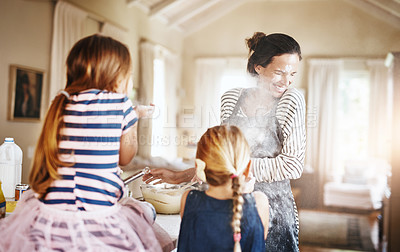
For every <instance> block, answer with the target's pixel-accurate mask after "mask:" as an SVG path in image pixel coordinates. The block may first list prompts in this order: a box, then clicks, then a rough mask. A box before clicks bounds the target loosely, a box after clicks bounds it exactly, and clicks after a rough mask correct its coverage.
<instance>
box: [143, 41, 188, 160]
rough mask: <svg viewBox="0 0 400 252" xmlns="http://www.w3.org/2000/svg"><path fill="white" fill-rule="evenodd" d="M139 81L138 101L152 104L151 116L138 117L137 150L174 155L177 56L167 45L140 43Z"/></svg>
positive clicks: (147, 153) (175, 150) (179, 63)
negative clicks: (153, 110) (148, 117)
mask: <svg viewBox="0 0 400 252" xmlns="http://www.w3.org/2000/svg"><path fill="white" fill-rule="evenodd" d="M140 51H141V52H140V64H141V69H140V72H141V81H140V90H139V93H140V94H139V97H140V102H141V103H142V104H146V105H148V104H149V103H150V102H152V103H154V104H155V105H156V109H155V112H154V114H153V118H152V119H151V120H149V119H144V120H141V122H140V124H139V132H140V133H139V134H140V137H139V140H140V139H142V140H145V141H142V142H141V143H140V144H141V149H140V150H139V153H140V155H141V156H143V157H150V156H161V157H163V158H165V159H167V160H172V159H174V158H176V157H177V144H179V142H178V138H177V125H176V116H177V112H178V111H177V110H178V100H177V99H176V97H177V94H176V92H177V88H178V87H179V86H180V85H179V80H180V68H181V61H180V57H179V56H178V55H176V54H174V53H172V52H171V51H169V50H168V49H166V48H164V47H162V46H160V45H154V44H152V43H149V42H142V43H141V44H140Z"/></svg>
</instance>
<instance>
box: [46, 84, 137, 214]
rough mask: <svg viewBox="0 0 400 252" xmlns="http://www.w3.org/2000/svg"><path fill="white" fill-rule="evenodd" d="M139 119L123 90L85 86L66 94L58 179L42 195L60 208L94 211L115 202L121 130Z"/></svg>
mask: <svg viewBox="0 0 400 252" xmlns="http://www.w3.org/2000/svg"><path fill="white" fill-rule="evenodd" d="M137 120H138V118H137V116H136V113H135V111H134V110H133V107H132V102H131V101H130V100H129V99H128V97H126V95H124V94H118V93H112V92H107V91H101V90H95V89H91V90H86V91H83V92H80V93H78V94H73V95H71V97H70V98H69V101H68V103H67V105H66V108H65V112H64V124H65V125H64V128H62V129H61V131H60V133H61V140H60V143H59V151H60V159H61V161H63V162H67V163H70V164H71V166H70V167H59V168H58V173H59V174H60V176H61V179H59V180H55V181H54V182H53V183H52V184H51V186H50V187H49V188H48V191H47V194H46V196H45V198H44V200H43V202H44V203H45V204H51V205H52V206H54V207H57V208H59V209H62V210H70V211H76V210H85V211H92V210H96V209H102V208H106V207H109V206H112V205H114V204H115V203H116V202H117V201H118V200H119V199H120V198H121V197H122V195H123V190H124V184H123V181H122V180H121V178H120V177H119V173H120V168H119V166H118V161H119V148H120V140H121V135H123V134H126V133H127V132H128V131H129V130H130V129H131V127H132V126H133V125H134V124H135V123H136V121H137Z"/></svg>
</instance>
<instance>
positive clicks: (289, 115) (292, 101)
mask: <svg viewBox="0 0 400 252" xmlns="http://www.w3.org/2000/svg"><path fill="white" fill-rule="evenodd" d="M276 116H277V118H278V121H279V124H280V125H281V128H282V133H283V138H284V140H283V146H282V151H281V153H280V154H279V155H278V156H276V157H275V158H252V159H251V160H252V171H253V173H254V176H255V177H256V180H257V181H269V182H272V181H281V180H285V179H297V178H300V176H301V174H302V172H303V166H304V157H305V150H306V129H305V101H304V97H303V95H302V94H301V93H300V92H299V91H298V90H296V89H289V90H288V91H286V93H285V94H284V95H283V96H282V98H281V99H280V101H279V103H278V107H277V112H276Z"/></svg>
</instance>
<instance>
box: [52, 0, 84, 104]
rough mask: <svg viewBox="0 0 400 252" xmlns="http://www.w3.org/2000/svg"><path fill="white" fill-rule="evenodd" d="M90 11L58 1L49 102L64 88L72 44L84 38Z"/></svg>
mask: <svg viewBox="0 0 400 252" xmlns="http://www.w3.org/2000/svg"><path fill="white" fill-rule="evenodd" d="M87 16H88V13H86V12H85V11H83V10H81V9H79V8H77V7H75V6H73V5H71V4H68V3H66V2H63V1H58V2H57V4H56V7H55V11H54V20H53V38H52V44H51V59H50V85H49V104H51V101H52V100H53V98H54V97H55V96H56V95H57V93H58V92H59V91H60V90H62V89H64V87H65V84H66V83H67V81H66V79H67V78H66V59H67V56H68V53H69V50H70V49H71V48H72V46H73V45H74V44H75V42H77V40H79V39H80V38H82V34H83V30H84V24H85V20H86V17H87Z"/></svg>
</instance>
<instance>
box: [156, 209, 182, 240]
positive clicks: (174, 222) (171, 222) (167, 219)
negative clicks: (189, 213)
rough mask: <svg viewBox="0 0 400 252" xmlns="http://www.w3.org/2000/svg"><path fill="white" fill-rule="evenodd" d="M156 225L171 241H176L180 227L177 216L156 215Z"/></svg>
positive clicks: (179, 219) (179, 218)
mask: <svg viewBox="0 0 400 252" xmlns="http://www.w3.org/2000/svg"><path fill="white" fill-rule="evenodd" d="M156 223H157V224H158V225H160V226H161V227H162V228H163V229H164V230H165V231H166V232H167V233H168V234H169V236H170V237H171V238H172V240H176V239H178V236H179V228H180V225H181V216H180V215H179V214H157V217H156Z"/></svg>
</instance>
